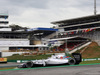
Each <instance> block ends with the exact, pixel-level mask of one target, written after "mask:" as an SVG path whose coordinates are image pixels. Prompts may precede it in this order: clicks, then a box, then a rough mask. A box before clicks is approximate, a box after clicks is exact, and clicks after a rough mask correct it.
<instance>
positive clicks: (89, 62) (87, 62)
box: [80, 60, 100, 64]
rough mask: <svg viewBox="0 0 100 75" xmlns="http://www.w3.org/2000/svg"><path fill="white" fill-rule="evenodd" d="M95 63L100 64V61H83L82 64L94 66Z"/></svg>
mask: <svg viewBox="0 0 100 75" xmlns="http://www.w3.org/2000/svg"><path fill="white" fill-rule="evenodd" d="M94 63H100V60H95V61H83V62H81V63H80V64H94Z"/></svg>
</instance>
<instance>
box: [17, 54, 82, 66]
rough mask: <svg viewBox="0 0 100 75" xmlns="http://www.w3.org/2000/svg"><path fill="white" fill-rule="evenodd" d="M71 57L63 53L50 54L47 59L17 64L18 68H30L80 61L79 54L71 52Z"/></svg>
mask: <svg viewBox="0 0 100 75" xmlns="http://www.w3.org/2000/svg"><path fill="white" fill-rule="evenodd" d="M72 56H73V57H74V58H72V57H69V56H65V55H52V56H51V57H49V58H48V59H43V60H34V61H28V62H26V63H23V64H21V65H19V66H18V68H31V67H35V66H48V65H63V64H69V65H75V64H79V63H80V62H81V60H82V59H81V54H79V53H73V54H72Z"/></svg>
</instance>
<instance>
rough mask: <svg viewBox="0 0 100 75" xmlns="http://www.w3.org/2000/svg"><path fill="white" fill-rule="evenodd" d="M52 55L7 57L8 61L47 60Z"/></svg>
mask: <svg viewBox="0 0 100 75" xmlns="http://www.w3.org/2000/svg"><path fill="white" fill-rule="evenodd" d="M50 56H51V55H36V56H24V55H13V56H9V57H7V60H36V59H47V58H48V57H50Z"/></svg>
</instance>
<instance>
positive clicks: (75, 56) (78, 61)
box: [72, 53, 82, 64]
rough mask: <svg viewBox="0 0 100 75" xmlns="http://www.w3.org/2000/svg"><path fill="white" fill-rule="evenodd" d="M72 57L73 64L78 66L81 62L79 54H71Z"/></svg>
mask: <svg viewBox="0 0 100 75" xmlns="http://www.w3.org/2000/svg"><path fill="white" fill-rule="evenodd" d="M72 56H73V57H74V59H75V60H76V63H75V64H79V63H80V62H82V56H81V54H80V53H72Z"/></svg>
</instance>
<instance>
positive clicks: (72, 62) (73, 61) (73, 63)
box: [68, 58, 76, 65]
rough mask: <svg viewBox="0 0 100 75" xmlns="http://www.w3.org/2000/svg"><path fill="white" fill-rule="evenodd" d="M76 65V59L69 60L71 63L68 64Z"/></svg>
mask: <svg viewBox="0 0 100 75" xmlns="http://www.w3.org/2000/svg"><path fill="white" fill-rule="evenodd" d="M75 63H76V61H75V59H73V58H72V59H69V62H68V64H69V65H75Z"/></svg>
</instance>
